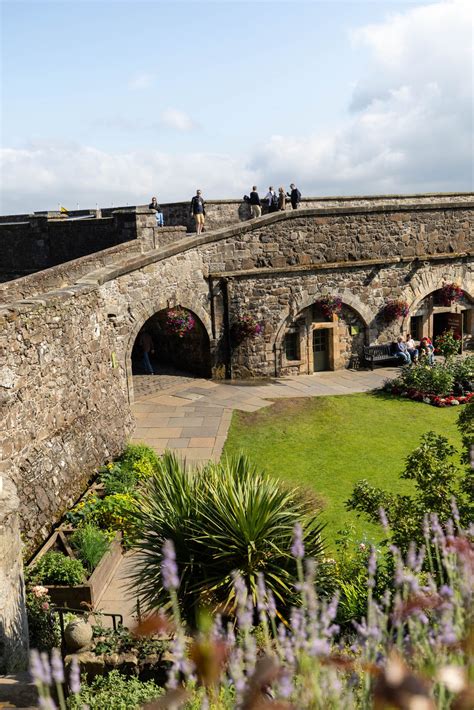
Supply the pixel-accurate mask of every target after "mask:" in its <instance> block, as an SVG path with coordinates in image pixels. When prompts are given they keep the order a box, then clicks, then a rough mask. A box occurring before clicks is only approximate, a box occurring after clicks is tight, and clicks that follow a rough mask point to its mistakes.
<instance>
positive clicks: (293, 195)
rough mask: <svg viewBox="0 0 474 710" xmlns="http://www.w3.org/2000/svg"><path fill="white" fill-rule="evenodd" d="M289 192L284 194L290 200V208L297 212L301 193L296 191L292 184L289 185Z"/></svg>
mask: <svg viewBox="0 0 474 710" xmlns="http://www.w3.org/2000/svg"><path fill="white" fill-rule="evenodd" d="M290 190H291V192H287V193H286V194H287V195H288V197H289V198H290V202H291V206H292V208H293V209H294V210H297V209H298V206H299V204H300V202H301V192H300V191H299V190H298V188H297V187H296V185H295V183H294V182H292V183H291V185H290Z"/></svg>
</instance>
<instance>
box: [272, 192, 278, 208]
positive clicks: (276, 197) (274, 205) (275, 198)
mask: <svg viewBox="0 0 474 710" xmlns="http://www.w3.org/2000/svg"><path fill="white" fill-rule="evenodd" d="M272 205H273V207H278V195H277V194H276V192H275V194H274V195H273V197H272Z"/></svg>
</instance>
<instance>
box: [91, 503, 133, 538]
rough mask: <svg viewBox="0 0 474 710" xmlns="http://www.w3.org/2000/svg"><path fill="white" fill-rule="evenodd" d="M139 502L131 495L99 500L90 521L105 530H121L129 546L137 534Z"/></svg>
mask: <svg viewBox="0 0 474 710" xmlns="http://www.w3.org/2000/svg"><path fill="white" fill-rule="evenodd" d="M136 508H137V502H136V499H135V498H134V496H133V495H132V494H131V493H115V494H114V495H110V496H106V497H105V498H102V499H101V500H99V502H98V504H97V506H96V507H95V508H94V510H93V511H92V513H91V516H90V518H89V520H90V521H91V522H93V523H95V524H96V525H98V526H99V527H100V528H102V529H104V530H120V531H122V532H123V541H124V544H125V545H126V546H127V545H129V544H131V543H132V542H133V540H134V539H135V537H136V534H137V521H136V516H135V512H136Z"/></svg>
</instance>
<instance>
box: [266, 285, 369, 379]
mask: <svg viewBox="0 0 474 710" xmlns="http://www.w3.org/2000/svg"><path fill="white" fill-rule="evenodd" d="M325 295H331V294H320V295H319V296H318V295H316V296H315V295H311V296H310V295H309V294H307V293H305V294H302V295H300V297H299V298H298V299H297V301H295V302H294V303H293V304H292V307H289V308H288V310H287V313H286V315H285V317H284V318H283V319H282V320H281V322H280V325H279V327H278V329H277V331H276V335H275V338H274V342H273V349H274V352H275V361H276V363H278V364H277V366H276V374H278V375H287V374H310V373H312V372H315V371H318V370H321V369H328V370H338V369H342V368H344V367H348V366H349V365H350V362H351V360H352V358H353V357H354V356H359V357H360V356H361V355H362V350H363V346H364V345H365V344H366V342H367V339H368V338H369V335H370V330H369V328H370V324H371V323H372V322H373V319H374V316H373V314H372V313H371V312H370V310H369V309H368V308H367V306H364V304H362V303H361V302H360V301H359V299H358V298H357V297H355V296H354V295H353V294H352V293H350V292H348V291H347V290H344V291H343V292H342V293H340V294H337V295H338V296H339V297H340V298H341V300H342V302H343V303H342V311H341V313H340V315H339V316H337V315H333V316H332V317H331V318H325V317H321V314H318V312H317V310H316V311H315V304H316V303H317V301H318V298H321V297H323V296H325Z"/></svg>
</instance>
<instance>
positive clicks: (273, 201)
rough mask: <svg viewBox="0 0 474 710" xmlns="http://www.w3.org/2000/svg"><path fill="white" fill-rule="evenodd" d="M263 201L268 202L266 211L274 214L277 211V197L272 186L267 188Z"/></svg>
mask: <svg viewBox="0 0 474 710" xmlns="http://www.w3.org/2000/svg"><path fill="white" fill-rule="evenodd" d="M265 199H266V200H267V202H268V211H269V212H276V211H277V209H278V195H277V193H276V192H275V190H274V189H273V187H272V186H270V187H269V188H268V192H267V194H266V195H265Z"/></svg>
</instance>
